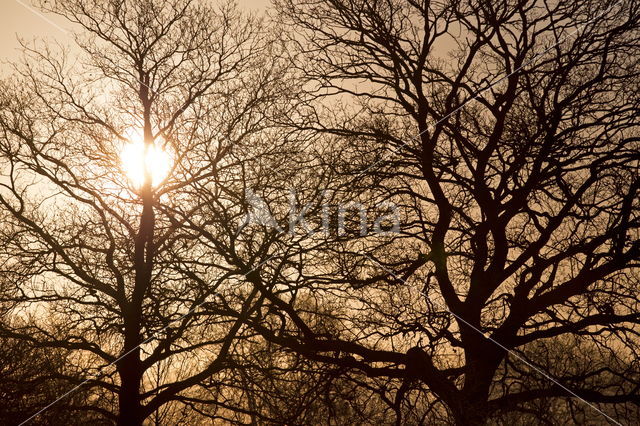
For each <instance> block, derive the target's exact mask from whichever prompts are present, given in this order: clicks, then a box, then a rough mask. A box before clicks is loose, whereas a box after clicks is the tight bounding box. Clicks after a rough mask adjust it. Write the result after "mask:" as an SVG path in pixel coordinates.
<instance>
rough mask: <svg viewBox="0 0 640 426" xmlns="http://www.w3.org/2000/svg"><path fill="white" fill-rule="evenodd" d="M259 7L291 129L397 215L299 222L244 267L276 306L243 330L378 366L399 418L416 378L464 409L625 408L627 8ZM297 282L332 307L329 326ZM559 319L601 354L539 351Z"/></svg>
mask: <svg viewBox="0 0 640 426" xmlns="http://www.w3.org/2000/svg"><path fill="white" fill-rule="evenodd" d="M276 4H277V8H278V10H279V12H280V17H281V20H282V21H283V22H286V23H287V25H289V26H288V28H289V31H288V34H291V35H292V36H291V44H292V46H295V50H294V51H295V52H296V55H297V56H296V60H297V63H298V66H299V67H300V69H301V70H303V71H304V73H305V75H307V76H308V82H307V84H306V85H305V87H306V88H307V89H308V90H309V95H310V97H311V100H310V101H309V102H308V104H307V105H306V108H307V109H306V110H305V111H307V113H306V114H304V116H303V117H302V118H301V119H299V120H296V119H293V120H291V125H292V126H297V127H298V128H300V129H306V130H309V131H312V132H316V133H317V134H318V135H322V137H325V138H327V140H331V141H332V144H333V150H332V152H333V155H330V154H326V155H324V156H322V157H321V158H322V159H323V160H324V162H325V166H326V167H327V168H328V169H330V170H333V171H334V172H335V173H336V174H339V175H341V176H343V178H344V181H345V182H348V184H347V185H346V186H347V187H348V188H349V190H350V196H351V197H352V199H358V200H363V199H364V200H367V201H368V202H369V203H374V202H380V201H384V200H387V201H388V200H391V201H394V202H396V203H397V204H398V205H399V206H402V209H403V212H404V215H405V216H404V217H403V223H402V228H401V230H400V232H398V233H396V234H393V235H391V236H387V237H382V236H380V235H373V236H366V237H359V236H352V237H350V238H342V239H340V238H336V239H334V240H333V241H329V240H326V241H325V242H324V244H323V245H321V246H313V243H312V241H314V240H313V238H312V237H311V238H309V240H308V241H307V242H306V243H301V245H303V246H304V247H305V250H304V255H302V256H301V257H300V260H299V261H298V262H295V264H293V265H291V270H292V271H297V272H296V273H295V274H293V277H294V278H290V277H288V276H286V274H280V275H279V276H274V275H268V274H266V273H265V272H264V271H258V272H256V273H253V274H250V279H251V280H252V282H253V283H254V284H255V285H256V286H257V287H258V288H259V289H260V291H262V292H263V294H265V296H266V297H267V299H268V300H269V302H270V303H271V304H272V305H273V306H274V308H275V309H277V311H278V312H280V315H281V320H280V326H279V327H278V328H274V327H271V326H269V325H268V324H267V325H265V324H263V323H261V322H259V321H257V320H256V321H254V322H253V324H252V325H253V327H254V328H256V329H257V330H259V331H260V332H261V333H262V335H263V336H265V337H266V338H267V339H269V340H270V341H272V342H274V343H278V344H280V345H283V346H285V347H287V348H289V349H291V350H293V351H296V352H298V353H300V354H303V355H305V356H307V357H309V358H311V359H314V360H317V361H322V362H327V363H331V364H334V365H339V366H342V367H344V368H346V369H355V370H360V371H362V372H364V373H366V374H367V375H368V376H370V377H372V378H380V377H386V378H388V379H389V380H390V383H391V384H390V385H388V387H387V391H388V392H387V394H388V395H389V398H390V399H392V400H394V401H395V402H394V403H395V406H396V408H397V410H396V411H397V422H398V424H400V423H401V422H402V421H403V420H402V413H403V412H404V413H408V414H410V415H415V410H416V409H417V408H415V407H414V408H411V409H409V408H403V407H409V405H408V404H411V401H412V398H414V397H415V395H428V396H429V398H430V400H431V401H432V402H433V404H435V405H433V404H432V405H428V406H431V408H424V410H425V412H427V410H435V409H436V408H434V407H436V406H438V405H440V406H442V404H444V407H446V410H447V411H448V412H449V413H450V415H451V416H452V418H453V419H454V420H455V422H456V423H457V424H465V425H469V424H483V423H484V422H486V421H487V419H488V418H489V417H491V416H493V415H495V414H496V413H497V412H498V411H500V412H501V413H508V412H509V411H512V410H519V411H520V412H528V411H530V412H534V411H535V409H534V408H532V407H535V405H536V404H537V403H538V402H539V401H541V400H544V401H549V400H553V399H557V398H565V399H566V401H567V404H568V407H569V408H567V410H569V411H570V410H574V408H575V407H576V406H578V405H581V404H582V405H585V404H591V407H590V409H596V410H598V411H600V414H598V413H597V412H595V411H594V412H591V413H590V415H591V416H593V415H599V416H600V415H601V417H600V419H602V420H604V421H606V420H610V421H611V420H612V419H615V418H620V419H622V420H629V421H631V422H632V421H633V419H637V403H638V383H639V382H638V379H639V377H638V369H637V361H636V360H637V351H638V340H637V332H638V304H637V290H638V284H639V282H638V268H637V266H638V260H639V256H640V241H639V239H638V235H639V234H638V225H639V224H640V221H639V220H640V216H639V209H638V207H639V205H638V190H639V187H640V177H639V175H638V160H639V155H638V152H640V150H639V148H640V145H639V141H640V138H639V136H638V124H639V122H638V115H637V111H638V101H639V100H640V99H639V97H638V91H637V90H636V89H637V88H638V83H639V80H638V71H639V68H638V62H637V55H638V51H639V48H640V44H639V43H638V23H639V20H638V19H639V16H640V15H639V12H640V11H639V9H638V5H637V4H635V3H633V2H625V1H622V2H605V3H601V2H589V1H588V2H581V3H579V4H578V3H574V2H564V1H558V2H543V3H540V2H536V1H527V0H519V1H506V2H499V3H495V2H493V3H492V2H466V1H465V2H446V1H445V2H435V1H431V2H429V1H426V2H422V1H395V0H385V1H374V0H361V1H358V0H355V1H347V0H314V1H293V0H291V1H289V0H280V1H277V2H276ZM318 137H320V136H318ZM263 282H276V283H278V284H277V285H276V286H275V287H274V288H277V289H279V290H280V289H283V288H290V289H292V290H291V292H290V293H286V292H284V291H283V290H281V291H283V292H284V293H283V294H278V293H276V292H274V291H270V290H269V288H268V286H267V285H265V284H264V283H263ZM294 288H295V290H293V289H294ZM300 293H306V294H308V295H310V296H309V297H313V298H315V299H316V300H317V304H318V306H323V305H326V304H329V303H333V304H336V303H338V304H340V305H341V306H344V307H346V308H345V311H344V312H342V313H341V314H339V315H336V316H335V317H334V318H336V319H338V320H339V325H338V326H335V327H334V329H333V330H331V331H330V332H327V331H324V330H322V327H321V324H322V323H323V318H324V317H325V314H324V313H323V312H322V311H321V310H318V311H317V312H315V313H310V312H308V310H307V309H304V308H302V307H300V306H298V303H297V299H296V298H295V297H294V296H293V295H295V294H300ZM566 335H575V336H580V339H581V341H586V342H590V343H591V344H592V345H593V347H594V349H593V350H594V351H598V352H599V353H600V354H601V356H602V357H603V358H600V359H606V360H607V361H606V362H604V363H603V362H592V363H591V364H589V365H586V366H581V367H580V368H578V367H575V368H574V367H572V368H566V369H563V368H560V366H558V365H555V362H556V359H557V358H555V357H553V356H551V354H552V353H554V350H553V348H554V347H555V346H557V345H559V344H560V343H559V342H561V341H562V339H563V336H566ZM565 341H566V340H565ZM581 347H582V346H581V345H578V344H577V343H576V344H572V345H571V346H564V348H565V349H564V350H566V351H567V352H569V353H571V351H575V352H579V351H580V350H581V349H580V348H581ZM573 357H574V359H575V358H576V357H577V354H576V355H573ZM505 376H506V377H508V380H507V379H506V378H505ZM534 378H535V380H534ZM540 378H542V379H544V380H541V379H540ZM585 406H586V407H589V406H588V405H585ZM634 407H636V408H634ZM569 411H564V413H567V412H569ZM556 412H559V411H556ZM432 413H435V411H432Z"/></svg>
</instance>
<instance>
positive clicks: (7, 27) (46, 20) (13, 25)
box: [0, 0, 269, 61]
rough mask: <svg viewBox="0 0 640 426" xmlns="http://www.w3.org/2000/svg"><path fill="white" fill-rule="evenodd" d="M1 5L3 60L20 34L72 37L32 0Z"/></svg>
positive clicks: (249, 0) (262, 2)
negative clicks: (44, 13)
mask: <svg viewBox="0 0 640 426" xmlns="http://www.w3.org/2000/svg"><path fill="white" fill-rule="evenodd" d="M211 1H214V0H211ZM237 1H238V4H240V5H241V6H244V7H247V8H249V9H264V8H265V7H266V6H267V5H268V4H269V0H237ZM0 5H1V6H0V61H4V60H6V59H13V58H15V57H16V55H17V54H18V51H17V50H16V49H17V48H18V46H19V44H18V41H17V36H20V37H22V38H24V39H27V40H31V39H33V38H34V37H36V38H41V37H45V38H51V37H53V38H55V39H57V40H59V41H61V42H65V39H66V40H69V39H68V35H67V34H66V33H65V32H64V29H65V28H68V27H69V25H68V24H67V23H66V22H65V21H64V19H61V18H58V17H55V16H50V15H44V17H43V16H42V15H40V12H37V11H36V9H35V8H32V7H31V0H0ZM58 27H59V28H58Z"/></svg>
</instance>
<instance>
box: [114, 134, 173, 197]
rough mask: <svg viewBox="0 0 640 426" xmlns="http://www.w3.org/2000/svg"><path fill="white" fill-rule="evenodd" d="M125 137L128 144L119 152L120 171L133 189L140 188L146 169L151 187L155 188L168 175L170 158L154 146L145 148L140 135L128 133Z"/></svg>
mask: <svg viewBox="0 0 640 426" xmlns="http://www.w3.org/2000/svg"><path fill="white" fill-rule="evenodd" d="M127 136H128V137H127V139H128V140H129V143H127V144H125V145H124V146H123V147H122V151H121V152H120V163H121V167H122V171H123V172H124V173H125V174H126V175H127V177H128V178H129V181H130V182H131V184H132V185H133V186H134V187H136V188H140V187H141V186H142V184H143V183H144V174H145V168H147V169H148V170H149V172H150V173H151V185H152V186H157V185H158V184H159V183H160V182H162V181H163V180H164V179H165V178H166V177H167V176H168V175H169V171H170V170H171V157H170V156H169V154H168V153H167V152H165V151H164V150H163V149H162V148H160V147H159V146H157V145H155V144H154V145H150V146H149V147H146V148H145V145H144V140H143V138H142V135H141V134H139V133H138V132H128V135H127Z"/></svg>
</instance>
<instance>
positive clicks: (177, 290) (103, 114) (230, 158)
mask: <svg viewBox="0 0 640 426" xmlns="http://www.w3.org/2000/svg"><path fill="white" fill-rule="evenodd" d="M40 3H41V4H40V5H41V8H42V10H43V11H45V12H50V13H55V14H59V15H61V16H63V17H65V18H67V19H68V20H69V21H70V22H71V23H72V25H73V28H74V29H76V30H77V33H76V37H75V40H76V45H75V46H73V47H71V48H67V47H65V46H55V45H51V44H36V45H26V44H25V51H26V54H25V60H24V62H23V63H22V64H18V65H16V67H15V72H14V74H13V76H12V77H10V78H8V79H7V80H6V81H4V82H3V85H2V92H3V95H2V100H1V103H2V109H1V112H0V126H1V129H2V135H1V139H0V167H1V168H2V178H1V182H0V185H1V189H0V206H1V209H0V215H1V217H2V227H1V230H0V232H1V234H0V238H1V241H2V248H1V249H0V259H1V260H0V264H1V265H2V267H1V268H2V274H3V280H4V281H3V291H2V302H3V305H5V306H10V307H11V308H10V312H8V313H7V315H8V316H10V317H11V318H14V319H16V320H15V321H7V322H5V324H4V325H3V327H2V334H3V335H4V336H7V338H11V339H16V340H21V341H28V342H30V344H31V345H33V346H34V347H37V348H43V349H46V348H53V349H55V350H64V351H67V352H70V353H71V355H69V356H68V357H67V358H66V362H67V363H69V366H68V368H67V369H66V370H65V371H63V372H61V376H60V377H59V380H61V381H62V382H63V383H66V384H70V385H73V386H76V385H81V386H83V392H84V394H85V395H87V394H89V395H93V398H92V399H91V398H90V400H89V401H90V403H87V405H86V407H85V409H86V410H88V411H97V412H100V413H101V414H102V415H103V417H104V419H105V420H106V421H109V422H117V423H118V424H141V423H142V422H143V420H145V419H147V418H150V416H151V415H152V414H154V413H155V414H154V417H152V418H151V419H152V420H156V421H161V419H162V416H165V415H167V414H166V413H167V410H164V409H166V408H167V407H171V410H173V412H177V413H180V412H181V409H180V407H182V409H184V408H185V407H189V406H192V405H193V404H195V403H208V404H214V405H215V404H222V402H221V401H220V400H219V399H218V398H217V397H216V395H217V393H219V392H221V391H220V389H219V387H221V386H226V385H228V384H229V385H234V384H233V383H234V381H235V380H237V378H236V377H235V376H234V375H232V374H227V373H225V369H228V368H232V367H233V366H234V362H235V361H234V356H233V353H234V352H235V351H236V345H238V342H239V341H243V340H245V339H252V338H254V336H255V333H250V332H247V331H246V327H245V326H243V318H244V317H245V316H247V315H249V314H250V313H251V312H253V311H254V310H255V309H257V308H258V307H259V306H260V305H261V304H262V301H263V299H264V298H263V297H261V296H260V295H259V293H258V292H257V291H256V290H253V289H251V288H250V287H247V285H246V284H243V283H245V282H246V279H245V278H244V277H245V276H246V275H247V274H248V273H249V272H250V271H251V270H253V269H255V268H256V267H259V266H260V263H261V262H262V261H264V259H262V258H261V257H260V256H252V255H251V253H247V254H246V255H245V256H244V257H243V263H238V262H235V259H232V258H230V257H229V256H226V255H225V252H224V251H223V250H219V249H218V248H217V247H216V244H223V243H226V244H227V245H229V244H230V245H232V246H234V247H236V246H237V247H236V250H237V251H242V250H243V243H242V242H241V241H234V240H233V238H235V237H234V235H235V232H236V231H237V225H238V224H239V223H240V222H241V219H242V217H244V216H245V215H246V212H247V209H246V203H245V196H244V194H245V189H246V187H247V185H250V182H251V181H252V180H259V179H265V177H264V175H265V173H270V172H269V171H268V169H266V168H264V166H263V164H266V163H268V162H278V161H282V159H287V158H292V153H291V149H290V148H289V145H291V144H292V140H295V135H291V132H290V131H288V130H286V129H283V128H282V127H281V126H278V125H277V124H276V121H275V118H276V117H278V116H280V115H282V114H286V113H287V110H288V109H289V108H292V107H291V105H292V103H293V102H294V101H295V96H294V95H293V94H294V92H295V87H296V86H295V85H292V84H291V82H290V81H287V80H286V76H287V69H286V67H285V66H283V63H282V61H280V60H278V57H279V56H282V55H281V53H279V49H280V47H279V44H278V43H277V37H275V35H274V33H273V32H271V31H268V29H267V28H266V27H265V26H264V24H263V22H262V21H261V20H260V19H259V18H257V17H255V16H252V15H248V14H244V13H240V12H239V11H238V9H237V7H236V6H235V5H234V4H232V3H226V4H222V5H219V6H209V5H205V4H204V2H196V1H191V0H171V1H167V2H156V1H151V0H144V1H129V0H103V1H97V2H96V1H93V0H92V1H87V0H53V1H42V2H40ZM285 82H286V83H285ZM286 84H289V86H287V85H286ZM288 135H289V136H288ZM136 138H138V140H136ZM136 144H137V145H136ZM127 149H129V150H130V151H129V154H126V152H127ZM136 149H137V150H138V151H139V152H138V153H137V154H136V152H134V154H131V153H130V152H131V150H133V151H135V150H136ZM122 152H125V154H124V155H125V156H126V155H129V158H121V153H122ZM163 152H164V154H163ZM166 157H169V159H166ZM145 159H146V160H145ZM123 161H124V162H125V163H126V162H127V161H129V162H131V161H133V163H134V165H133V166H131V165H129V166H126V165H124V166H123V164H122V163H123ZM127 167H128V170H126V169H127ZM163 169H167V170H163ZM187 218H188V220H187ZM194 221H202V228H201V229H200V230H201V231H203V232H205V233H206V235H207V236H209V237H211V239H210V240H207V241H203V240H202V237H201V235H200V234H194V233H193V232H190V229H189V226H190V225H189V224H190V223H192V222H194ZM227 231H229V232H230V233H229V232H227ZM231 231H233V232H231ZM229 235H230V236H231V237H230V238H232V239H231V240H225V238H226V237H228V236H229ZM210 241H214V242H213V243H212V242H210ZM259 254H260V255H262V254H263V253H259ZM205 307H206V309H205ZM230 313H233V315H230ZM17 319H21V320H22V321H17ZM17 324H19V325H17ZM167 366H169V367H167ZM215 374H219V377H218V378H213V379H212V378H211V377H212V376H213V375H215ZM225 378H226V379H225ZM85 379H86V382H85ZM223 379H225V380H226V381H225V380H223ZM207 383H210V384H215V385H216V386H217V387H218V388H213V387H212V386H209V387H208V389H209V391H210V392H208V393H206V397H205V398H202V395H203V394H202V393H201V392H199V391H198V390H197V389H195V390H194V386H196V385H198V386H201V387H202V386H207ZM234 386H235V385H234ZM67 388H68V387H67ZM65 389H66V388H65ZM194 395H197V396H194ZM50 402H55V401H50ZM243 403H244V401H243ZM115 407H117V409H116V408H115ZM176 407H178V408H176ZM222 408H223V409H224V412H225V414H224V415H225V416H227V417H228V418H233V416H240V418H242V417H243V416H245V417H246V416H247V415H248V414H247V413H248V410H247V409H246V408H245V407H244V406H222ZM160 409H163V410H164V411H162V412H159V411H158V410H160ZM171 410H170V411H171ZM31 414H36V413H31ZM17 420H25V419H24V418H22V419H17ZM236 420H237V419H236ZM166 421H169V420H166Z"/></svg>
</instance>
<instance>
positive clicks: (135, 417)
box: [118, 333, 143, 426]
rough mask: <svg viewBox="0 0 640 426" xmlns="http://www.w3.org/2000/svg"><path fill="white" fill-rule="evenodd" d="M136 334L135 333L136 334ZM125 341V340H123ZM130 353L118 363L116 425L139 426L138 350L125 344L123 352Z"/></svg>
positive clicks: (139, 368) (140, 415)
mask: <svg viewBox="0 0 640 426" xmlns="http://www.w3.org/2000/svg"><path fill="white" fill-rule="evenodd" d="M136 334H137V333H136ZM125 340H126V339H125ZM126 348H129V349H128V350H129V351H131V352H130V353H128V354H127V355H126V356H125V357H124V358H123V359H122V360H121V361H120V371H119V373H120V382H121V383H120V392H119V395H118V403H119V407H118V408H119V410H118V425H119V426H125V425H126V426H139V425H141V424H142V420H143V419H142V406H141V404H140V384H141V383H140V382H141V379H142V369H141V366H140V349H139V348H138V347H137V343H135V344H134V345H133V346H132V345H131V344H127V343H125V352H124V353H127V349H126Z"/></svg>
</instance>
